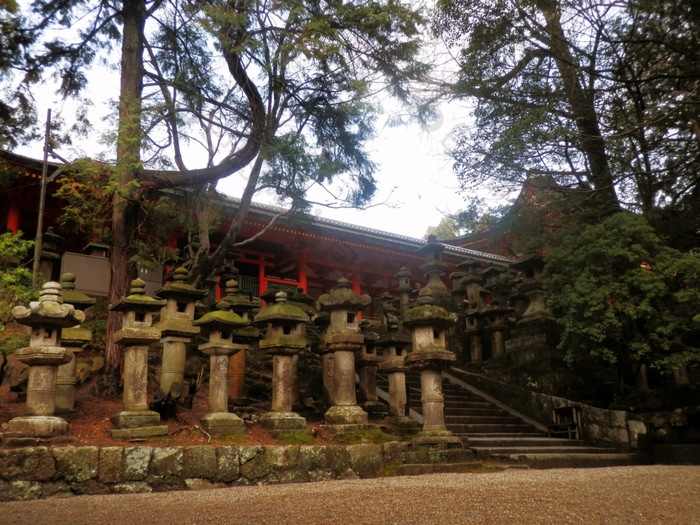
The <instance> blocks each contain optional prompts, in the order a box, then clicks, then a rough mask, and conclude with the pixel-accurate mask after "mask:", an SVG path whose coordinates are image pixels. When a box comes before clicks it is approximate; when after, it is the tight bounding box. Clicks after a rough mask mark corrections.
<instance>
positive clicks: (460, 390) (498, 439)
mask: <svg viewBox="0 0 700 525" xmlns="http://www.w3.org/2000/svg"><path fill="white" fill-rule="evenodd" d="M387 383H388V381H387V379H386V377H383V376H380V375H378V376H377V386H378V388H380V389H388V386H387ZM406 389H407V394H408V405H409V409H410V412H411V413H410V415H411V416H412V417H414V418H415V419H418V420H419V421H422V416H421V415H420V412H421V403H420V377H419V375H418V373H414V372H409V373H407V374H406ZM443 394H444V397H445V424H446V426H447V428H448V430H450V431H451V432H452V433H453V434H454V435H455V436H457V437H459V438H460V439H461V441H462V443H463V444H464V446H465V448H466V449H467V450H468V456H471V458H472V464H471V466H469V461H468V458H467V456H465V455H461V456H460V458H461V460H460V461H459V464H460V466H459V467H458V466H457V465H456V464H455V465H454V466H455V467H457V468H456V469H455V470H449V469H447V468H446V467H448V465H444V468H443V469H442V470H440V469H437V470H436V469H431V470H430V471H431V472H445V471H449V472H454V471H467V470H472V469H473V462H474V461H477V462H481V463H482V464H483V463H484V462H486V463H487V464H489V465H492V466H496V467H501V468H504V467H524V468H527V467H530V468H541V469H545V468H592V467H607V466H620V465H635V464H641V463H644V461H643V458H642V457H641V456H639V455H637V454H629V453H622V452H618V451H617V450H616V449H609V448H601V447H592V446H588V445H586V444H585V443H584V442H583V441H581V440H574V439H565V438H551V437H548V436H547V427H546V426H545V425H543V424H541V423H539V422H537V421H534V420H532V419H530V418H528V417H527V416H525V415H523V414H519V413H518V412H516V411H514V410H512V409H510V408H509V407H506V406H505V405H503V404H502V403H500V402H499V401H498V400H496V399H494V398H491V397H490V396H488V395H487V394H485V393H483V392H480V391H478V390H477V389H475V388H473V387H472V386H471V385H468V384H467V383H465V382H464V381H462V380H460V379H458V378H456V377H454V376H452V375H450V374H449V373H444V374H443ZM453 454H454V453H453ZM421 459H426V458H422V457H420V456H416V457H413V456H411V455H410V454H409V455H407V457H406V463H411V462H419V461H420V462H422V461H421ZM433 459H435V458H433ZM445 460H446V461H447V462H449V463H453V462H452V461H450V460H449V459H448V458H447V457H445ZM434 462H437V463H439V462H440V461H439V458H438V461H434ZM406 470H408V471H409V472H407V473H412V472H410V470H411V469H410V468H407V469H404V471H406ZM413 470H416V469H413Z"/></svg>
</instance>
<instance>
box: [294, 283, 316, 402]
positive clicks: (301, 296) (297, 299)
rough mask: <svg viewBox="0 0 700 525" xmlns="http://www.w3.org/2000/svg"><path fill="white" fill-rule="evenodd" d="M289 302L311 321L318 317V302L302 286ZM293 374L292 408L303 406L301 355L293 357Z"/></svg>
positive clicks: (298, 287)
mask: <svg viewBox="0 0 700 525" xmlns="http://www.w3.org/2000/svg"><path fill="white" fill-rule="evenodd" d="M289 302H290V303H292V304H294V305H295V306H298V307H299V308H301V309H302V310H303V311H304V313H305V314H306V315H308V316H309V319H310V321H309V322H313V319H314V318H315V317H316V308H315V307H314V305H315V304H316V300H315V299H314V298H313V297H311V296H310V295H308V294H307V293H305V292H304V288H303V287H302V286H297V291H296V292H294V294H293V295H292V296H291V297H290V298H289ZM292 374H293V376H294V391H293V392H292V406H301V403H300V399H299V397H300V394H299V354H296V355H294V356H293V357H292Z"/></svg>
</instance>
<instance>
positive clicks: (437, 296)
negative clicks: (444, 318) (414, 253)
mask: <svg viewBox="0 0 700 525" xmlns="http://www.w3.org/2000/svg"><path fill="white" fill-rule="evenodd" d="M443 251H445V247H444V246H443V245H442V244H440V243H439V242H438V240H437V237H435V235H430V236H428V242H427V244H426V245H425V246H423V247H422V248H421V249H419V250H418V253H419V254H421V255H423V259H424V262H423V264H422V265H421V267H420V269H421V270H422V271H423V273H424V275H425V276H426V277H427V278H428V284H426V285H425V287H426V288H428V289H429V290H430V293H431V295H432V296H433V299H434V300H435V304H437V305H439V306H442V307H448V306H450V304H451V303H452V295H451V294H450V292H448V291H447V287H446V286H445V283H443V282H442V279H441V277H442V276H443V275H445V272H446V271H447V264H445V263H444V262H443V260H442V252H443Z"/></svg>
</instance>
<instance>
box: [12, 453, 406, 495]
mask: <svg viewBox="0 0 700 525" xmlns="http://www.w3.org/2000/svg"><path fill="white" fill-rule="evenodd" d="M403 452H404V445H403V444H401V443H399V442H392V443H386V444H384V445H374V444H363V445H348V446H336V445H329V446H318V445H289V446H282V445H259V446H236V445H230V446H229V445H225V446H217V447H213V446H208V445H197V446H191V447H150V446H110V447H96V446H80V447H77V446H61V447H43V446H39V447H26V448H16V449H6V450H0V501H17V500H31V499H37V498H51V497H67V496H73V495H79V494H109V493H115V494H126V493H137V492H157V491H169V490H188V489H208V488H220V487H231V486H236V485H263V484H272V483H301V482H310V481H325V480H333V479H354V478H370V477H376V476H378V475H381V473H382V470H383V469H384V468H385V467H387V466H388V465H390V464H391V463H392V462H395V461H396V460H397V459H399V458H400V457H401V454H402V453H403Z"/></svg>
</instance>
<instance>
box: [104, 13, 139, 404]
mask: <svg viewBox="0 0 700 525" xmlns="http://www.w3.org/2000/svg"><path fill="white" fill-rule="evenodd" d="M145 17H146V6H145V2H144V1H143V0H125V1H124V3H123V21H124V33H123V38H122V60H121V91H120V96H119V132H118V137H117V166H116V177H117V181H118V183H119V186H120V191H119V192H117V193H115V194H114V199H113V209H112V235H113V238H112V256H111V260H110V270H111V282H110V286H109V302H110V304H114V303H115V302H117V301H118V300H119V299H120V298H121V297H124V296H126V295H128V293H129V286H130V281H131V278H132V276H134V275H135V272H134V268H133V264H131V263H130V262H129V260H130V257H131V249H130V247H131V246H132V238H133V236H134V235H135V234H136V226H137V218H138V208H137V207H136V206H135V204H134V203H133V201H131V200H130V199H129V198H128V197H129V194H130V193H131V194H133V191H134V188H130V187H129V183H131V182H132V181H135V180H138V178H139V177H138V176H139V171H140V169H141V92H142V87H143V79H142V78H143V44H144V37H143V31H144V23H145ZM120 327H121V315H120V314H117V313H116V312H110V313H109V317H108V320H107V342H106V351H105V371H104V375H105V378H104V381H103V386H104V387H106V388H103V389H101V390H102V392H103V395H112V394H113V393H114V390H115V386H116V385H118V381H119V374H120V369H121V361H122V359H121V351H120V349H119V348H118V346H117V345H115V344H114V342H113V337H114V333H115V332H116V331H117V330H119V328H120ZM115 383H116V384H115Z"/></svg>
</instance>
